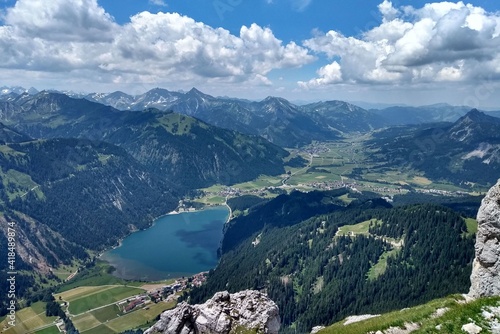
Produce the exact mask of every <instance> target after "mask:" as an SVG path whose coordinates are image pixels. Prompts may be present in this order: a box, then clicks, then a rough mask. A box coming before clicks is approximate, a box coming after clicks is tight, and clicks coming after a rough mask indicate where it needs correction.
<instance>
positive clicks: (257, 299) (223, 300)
mask: <svg viewBox="0 0 500 334" xmlns="http://www.w3.org/2000/svg"><path fill="white" fill-rule="evenodd" d="M278 311H279V310H278V306H277V305H276V303H274V302H273V301H272V300H271V299H269V298H268V297H267V295H265V294H263V293H261V292H258V291H253V290H245V291H240V292H238V293H235V294H229V293H228V292H227V291H224V292H217V293H216V294H215V295H214V296H213V297H212V298H211V299H209V300H208V301H207V302H206V303H204V304H200V305H189V304H187V303H185V302H182V303H181V304H179V305H178V306H177V307H176V308H175V309H173V310H168V311H165V312H163V313H162V315H161V317H160V320H159V321H158V322H157V323H156V324H155V325H154V326H153V327H151V328H150V329H148V330H147V331H146V332H145V333H144V334H155V333H166V334H167V333H168V334H236V333H240V332H242V330H249V331H252V333H266V334H277V333H278V331H279V329H280V317H279V314H278Z"/></svg>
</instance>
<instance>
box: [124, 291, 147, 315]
mask: <svg viewBox="0 0 500 334" xmlns="http://www.w3.org/2000/svg"><path fill="white" fill-rule="evenodd" d="M148 301H149V298H148V296H147V295H146V294H140V295H138V296H136V297H135V298H134V299H127V300H126V301H125V302H123V303H121V304H122V305H120V304H119V306H123V313H128V312H130V311H132V310H133V309H135V308H136V307H138V306H143V305H144V304H146V303H147V302H148Z"/></svg>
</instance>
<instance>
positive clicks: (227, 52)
mask: <svg viewBox="0 0 500 334" xmlns="http://www.w3.org/2000/svg"><path fill="white" fill-rule="evenodd" d="M0 5H1V16H0V23H1V25H0V47H1V49H2V50H3V52H0V86H3V85H6V86H11V85H20V86H24V87H30V86H34V87H36V88H38V89H47V88H55V89H68V90H74V91H79V92H93V91H102V92H111V91H115V90H122V91H125V92H127V93H131V94H139V93H142V92H144V91H146V90H148V89H150V88H153V87H163V88H167V89H170V90H180V89H182V90H187V89H190V88H191V87H193V86H194V87H197V88H198V89H200V90H202V91H204V92H206V93H209V94H212V95H216V96H217V95H229V96H234V97H243V98H250V99H262V98H265V97H266V96H269V95H274V96H282V97H285V98H287V99H290V100H301V101H315V100H333V99H339V100H348V101H368V102H374V103H405V104H412V105H422V104H431V103H438V102H447V103H451V104H455V105H464V104H466V105H469V106H472V107H482V108H497V109H500V94H498V90H499V88H500V84H499V81H498V80H499V79H500V37H499V36H500V13H499V12H500V4H498V2H497V1H496V0H474V1H470V2H438V1H436V2H432V1H420V0H414V1H410V0H394V1H388V0H375V1H372V0H350V1H341V0H208V1H207V0H119V1H118V0H51V1H45V0H18V1H12V0H0Z"/></svg>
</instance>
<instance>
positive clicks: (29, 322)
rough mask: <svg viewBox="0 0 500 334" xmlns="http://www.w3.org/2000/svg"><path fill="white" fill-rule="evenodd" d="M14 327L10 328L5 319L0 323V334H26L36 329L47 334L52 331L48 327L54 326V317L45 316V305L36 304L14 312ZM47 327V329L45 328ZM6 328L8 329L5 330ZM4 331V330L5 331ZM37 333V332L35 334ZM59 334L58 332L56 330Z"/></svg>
mask: <svg viewBox="0 0 500 334" xmlns="http://www.w3.org/2000/svg"><path fill="white" fill-rule="evenodd" d="M16 318H17V319H16V326H15V327H10V328H9V325H8V324H7V319H5V320H4V321H3V322H1V323H0V333H2V334H27V333H34V332H35V331H36V330H37V329H39V328H40V329H43V330H44V332H42V333H44V334H49V333H51V331H53V330H52V329H51V328H52V327H54V329H55V330H57V328H55V326H50V325H52V324H54V321H55V320H56V317H47V316H45V303H44V302H36V303H34V304H33V305H32V306H31V307H26V308H23V309H21V310H18V311H17V312H16ZM45 327H47V328H45ZM6 328H8V329H6ZM5 329H6V330H5ZM37 333H38V332H37ZM57 333H59V330H57Z"/></svg>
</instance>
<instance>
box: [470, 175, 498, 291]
mask: <svg viewBox="0 0 500 334" xmlns="http://www.w3.org/2000/svg"><path fill="white" fill-rule="evenodd" d="M477 222H478V231H477V235H476V246H475V249H476V257H475V258H474V264H473V267H472V274H471V288H470V291H469V295H471V296H472V297H474V298H477V297H483V296H498V295H500V276H499V275H500V180H499V181H498V182H497V184H496V185H494V186H493V187H492V188H491V189H490V190H489V191H488V193H487V194H486V196H485V197H484V198H483V200H482V202H481V207H480V208H479V212H478V214H477Z"/></svg>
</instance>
